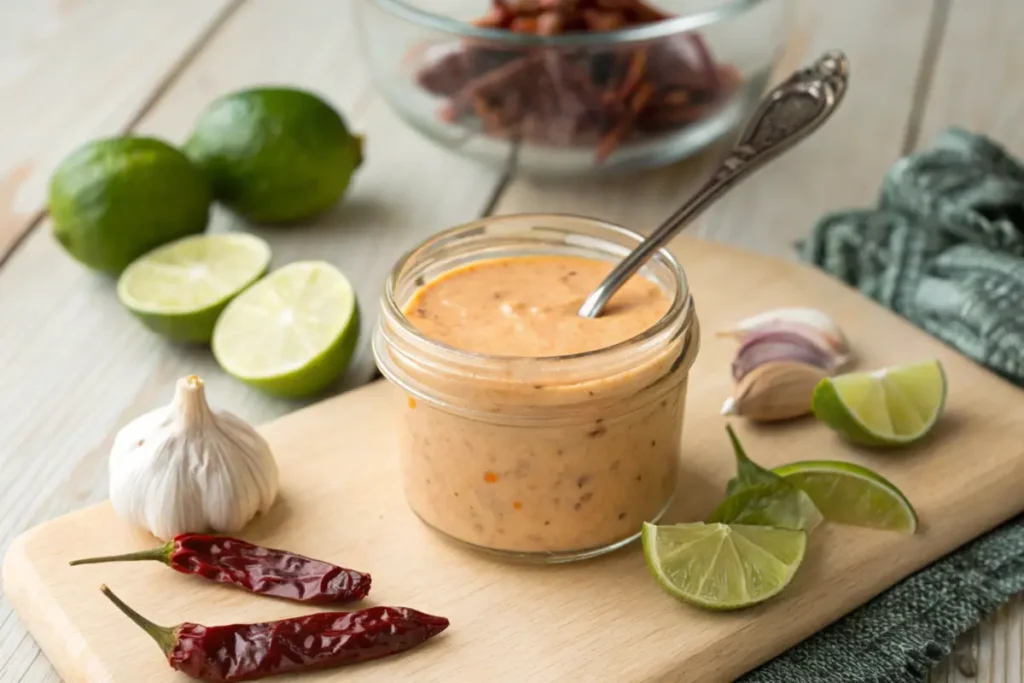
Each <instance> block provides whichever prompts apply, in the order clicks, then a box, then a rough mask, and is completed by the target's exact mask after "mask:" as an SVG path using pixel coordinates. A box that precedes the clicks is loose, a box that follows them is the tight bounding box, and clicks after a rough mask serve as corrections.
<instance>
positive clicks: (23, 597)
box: [0, 503, 110, 683]
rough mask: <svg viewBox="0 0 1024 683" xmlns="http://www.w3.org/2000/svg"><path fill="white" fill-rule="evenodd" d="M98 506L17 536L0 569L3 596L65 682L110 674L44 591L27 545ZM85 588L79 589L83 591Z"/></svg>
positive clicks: (85, 682) (90, 680) (79, 682)
mask: <svg viewBox="0 0 1024 683" xmlns="http://www.w3.org/2000/svg"><path fill="white" fill-rule="evenodd" d="M102 505H103V503H101V504H99V505H91V506H89V507H87V508H83V509H82V510H78V511H76V512H73V513H69V514H68V515H62V516H61V517H56V518H54V519H52V520H50V521H48V522H44V523H43V524H40V525H38V526H35V527H32V528H31V529H29V530H27V531H25V532H24V533H22V534H20V535H19V536H17V537H16V538H15V539H14V541H13V542H12V543H11V545H10V547H9V548H8V550H7V554H6V555H5V556H4V561H3V566H2V568H0V578H2V580H3V591H4V596H5V597H6V598H7V600H8V602H9V603H10V604H11V607H13V608H14V612H15V614H17V615H18V618H19V619H21V622H22V624H23V625H24V626H25V629H26V630H27V631H28V632H29V633H30V634H31V635H32V638H33V639H35V642H36V644H37V645H38V646H39V649H41V650H42V651H43V654H44V655H46V658H47V659H48V660H49V662H50V664H51V665H53V668H54V669H56V671H57V673H58V674H59V675H60V677H61V679H62V680H63V681H65V683H94V682H95V681H102V680H108V679H110V673H109V672H108V671H107V669H106V667H105V666H104V665H103V662H102V661H100V660H99V659H98V658H97V657H96V656H95V654H93V653H91V652H90V649H89V648H88V646H87V645H86V643H85V641H84V640H82V638H81V635H80V634H79V633H78V632H77V630H76V628H75V626H74V624H73V623H72V622H71V621H70V620H69V619H68V618H67V616H66V614H65V613H64V612H63V611H62V610H61V609H60V607H59V605H58V604H57V603H56V601H54V600H53V599H52V597H50V594H49V593H48V592H47V591H46V590H45V587H44V584H43V581H42V579H41V577H40V576H39V575H38V574H37V573H36V572H35V570H34V569H33V567H32V562H31V561H30V553H29V550H28V546H29V544H30V543H31V541H32V539H33V537H34V536H36V535H38V534H41V533H43V532H44V531H45V530H46V529H47V528H48V527H50V526H51V525H52V524H54V523H55V522H57V521H58V520H61V519H63V518H65V517H69V516H72V515H76V516H77V515H80V514H83V513H86V512H88V511H91V510H93V509H95V508H97V507H101V506H102ZM88 588H89V587H83V590H86V589H88ZM95 588H98V586H97V587H95ZM58 634H59V635H58Z"/></svg>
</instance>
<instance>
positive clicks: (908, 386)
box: [811, 360, 946, 446]
mask: <svg viewBox="0 0 1024 683" xmlns="http://www.w3.org/2000/svg"><path fill="white" fill-rule="evenodd" d="M945 403H946V374H945V373H944V372H943V371H942V365H941V364H940V363H939V361H937V360H930V361H926V362H924V363H916V364H913V365H901V366H898V367H892V368H884V369H882V370H875V371H873V372H855V373H850V374H846V375H839V376H838V377H826V378H825V379H823V380H821V382H820V383H819V384H818V386H817V387H816V388H815V390H814V399H813V401H812V404H811V407H812V409H813V410H814V414H815V415H816V416H817V417H818V419H819V420H821V421H822V422H824V423H826V424H827V425H828V426H830V427H831V428H832V429H834V430H835V431H837V432H838V433H839V434H841V435H842V436H844V437H846V438H847V439H849V440H850V441H853V442H855V443H860V444H865V445H869V446H900V445H904V444H909V443H913V442H914V441H917V440H918V439H920V438H921V437H923V436H924V435H925V434H927V433H928V432H929V431H930V430H931V428H932V427H934V426H935V423H936V421H938V419H939V415H941V414H942V408H943V406H944V405H945Z"/></svg>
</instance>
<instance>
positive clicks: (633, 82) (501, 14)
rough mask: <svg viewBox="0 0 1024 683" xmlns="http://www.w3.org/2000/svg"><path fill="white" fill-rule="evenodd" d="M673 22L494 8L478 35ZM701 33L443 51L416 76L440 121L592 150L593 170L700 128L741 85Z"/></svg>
mask: <svg viewBox="0 0 1024 683" xmlns="http://www.w3.org/2000/svg"><path fill="white" fill-rule="evenodd" d="M671 16H672V15H670V14H668V13H666V12H663V11H661V10H659V9H657V8H655V7H652V6H651V5H648V4H646V3H644V2H642V1H641V0H492V5H491V8H490V10H489V11H488V12H487V13H486V14H485V15H484V16H482V17H481V18H479V19H478V20H476V21H475V22H473V23H474V24H476V25H477V26H480V27H483V28H490V29H498V30H505V31H510V32H514V33H529V34H534V35H542V36H550V35H557V34H561V33H566V32H572V31H587V32H607V31H614V30H618V29H622V28H627V27H630V26H638V25H642V24H649V23H653V22H657V21H663V20H665V19H668V18H670V17H671ZM741 81H742V78H741V76H740V73H739V71H738V70H737V69H736V68H734V67H732V66H730V65H725V64H719V63H717V62H716V61H715V59H714V57H713V56H712V53H711V50H710V48H709V47H708V45H707V43H706V41H705V40H704V38H703V37H702V36H701V35H700V34H699V33H685V34H679V35H675V36H672V37H669V38H662V39H659V40H657V41H653V42H649V43H644V44H641V45H626V46H622V47H614V46H611V45H609V47H608V48H606V49H601V50H599V51H598V50H595V49H594V48H580V49H568V48H565V49H562V48H550V49H549V48H545V47H538V48H531V49H522V48H514V47H511V46H508V47H498V46H496V45H495V44H493V43H486V44H485V43H482V42H479V41H474V42H469V43H465V44H464V45H463V46H462V47H461V48H460V49H457V50H454V51H451V50H449V51H446V52H445V53H444V54H442V55H440V56H439V57H437V58H435V59H433V60H432V61H430V62H429V63H428V64H427V65H426V66H425V67H423V68H421V69H420V70H419V71H418V73H417V82H418V83H419V85H420V87H421V88H423V89H424V90H426V91H427V92H429V93H431V94H433V95H437V96H440V97H443V98H446V102H445V104H444V106H443V107H442V109H441V111H440V114H439V115H440V117H441V118H442V119H443V120H445V121H447V122H449V123H455V122H463V123H469V122H470V121H472V120H474V119H475V121H476V123H477V125H479V127H480V128H481V129H482V130H483V132H484V133H485V134H487V135H490V136H492V137H496V138H503V139H509V140H517V141H525V142H533V143H538V144H542V145H549V146H561V147H569V146H593V147H594V148H595V150H596V151H595V156H596V160H597V162H598V163H601V162H603V161H604V160H605V159H607V158H608V157H609V156H610V155H611V154H612V152H614V151H615V149H616V148H618V147H619V146H620V145H621V144H623V143H624V142H626V141H627V140H632V139H639V138H642V137H644V136H648V137H650V136H655V135H658V134H660V133H664V132H667V131H674V130H678V129H680V128H682V127H685V126H688V125H691V124H693V123H696V122H698V121H701V120H703V119H705V118H707V117H709V116H711V115H712V114H714V113H715V112H716V111H717V110H718V109H720V108H721V107H722V106H723V105H724V104H725V103H726V102H727V101H728V100H729V98H730V97H731V96H732V95H733V94H734V93H735V92H736V91H737V89H738V88H739V86H740V85H741Z"/></svg>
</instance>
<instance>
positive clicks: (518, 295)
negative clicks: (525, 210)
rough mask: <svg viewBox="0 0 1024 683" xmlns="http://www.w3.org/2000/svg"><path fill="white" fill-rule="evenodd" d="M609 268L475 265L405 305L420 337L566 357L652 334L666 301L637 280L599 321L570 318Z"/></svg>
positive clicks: (576, 260)
mask: <svg viewBox="0 0 1024 683" xmlns="http://www.w3.org/2000/svg"><path fill="white" fill-rule="evenodd" d="M611 268H612V264H611V263H606V262H604V261H597V260H594V259H588V258H582V257H572V256H521V257H512V258H502V259H490V260H484V261H476V262H474V263H470V264H468V265H465V266H462V267H460V268H456V269H454V270H451V271H448V272H447V273H445V274H443V275H442V276H441V277H439V278H437V279H436V280H434V281H432V282H429V283H427V284H426V285H424V286H423V287H422V288H420V290H419V291H418V292H417V293H416V295H415V296H414V297H413V298H412V300H411V301H409V303H408V304H407V305H406V307H405V315H406V317H407V318H408V319H409V321H410V322H411V323H412V324H413V325H414V326H416V328H417V329H419V330H420V332H422V333H423V334H424V335H425V336H427V337H429V338H431V339H434V340H436V341H439V342H442V343H444V344H447V345H448V346H452V347H454V348H457V349H462V350H464V351H473V352H475V353H482V354H488V355H494V356H520V357H524V356H525V357H534V358H539V357H548V356H565V355H570V354H576V353H584V352H586V351H594V350H597V349H603V348H607V347H609V346H613V345H615V344H618V343H619V342H623V341H626V340H627V339H630V338H632V337H635V336H636V335H638V334H640V333H641V332H643V331H645V330H647V329H650V328H651V327H652V326H653V325H654V324H655V323H657V322H658V320H660V319H661V318H662V317H663V316H664V315H665V313H666V312H667V311H668V309H669V306H670V304H671V301H670V300H669V298H668V296H666V294H665V292H664V291H663V290H662V289H661V287H659V286H658V285H657V284H655V283H653V282H651V281H650V280H648V279H646V278H644V277H641V276H635V277H633V278H631V279H630V280H629V281H628V282H627V283H626V284H625V285H624V286H623V287H622V289H620V290H619V291H618V292H616V294H615V296H614V297H613V298H612V300H611V301H610V302H609V303H608V306H606V307H605V310H604V312H603V313H602V314H601V315H600V316H599V317H597V318H582V317H580V316H578V315H577V314H576V312H577V311H578V310H579V308H580V306H581V305H582V304H583V301H584V300H585V299H586V297H587V295H588V294H590V292H592V291H593V290H594V288H595V287H597V285H598V284H600V282H601V280H603V279H604V277H605V276H606V275H607V274H608V272H609V271H610V270H611Z"/></svg>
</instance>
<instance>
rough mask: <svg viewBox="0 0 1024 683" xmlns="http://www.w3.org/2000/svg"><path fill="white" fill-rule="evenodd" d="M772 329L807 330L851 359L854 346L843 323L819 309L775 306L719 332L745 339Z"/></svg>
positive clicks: (839, 356) (741, 339)
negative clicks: (851, 346) (842, 328)
mask: <svg viewBox="0 0 1024 683" xmlns="http://www.w3.org/2000/svg"><path fill="white" fill-rule="evenodd" d="M771 329H777V330H786V329H790V330H792V331H796V332H803V333H804V334H808V336H809V337H813V341H815V342H817V343H819V345H820V346H822V347H823V348H825V349H826V350H828V351H829V352H831V353H832V354H834V355H835V356H836V357H837V358H839V359H841V360H842V361H844V362H843V363H840V364H841V365H842V364H845V362H847V361H849V360H850V345H849V343H848V342H847V341H846V335H844V334H843V331H842V330H841V329H840V328H839V325H837V324H836V322H835V321H834V320H833V319H832V318H831V317H829V316H828V314H826V313H824V312H823V311H820V310H818V309H816V308H805V307H797V306H791V307H785V308H774V309H772V310H770V311H764V312H763V313H758V314H757V315H752V316H750V317H749V318H744V319H743V320H741V321H739V322H738V323H736V325H735V326H734V327H733V328H732V329H730V330H725V331H723V332H720V333H719V336H722V337H736V338H737V339H739V340H740V341H741V342H742V341H743V340H745V339H747V338H748V337H750V336H751V335H753V334H755V333H757V332H764V331H767V330H771Z"/></svg>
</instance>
